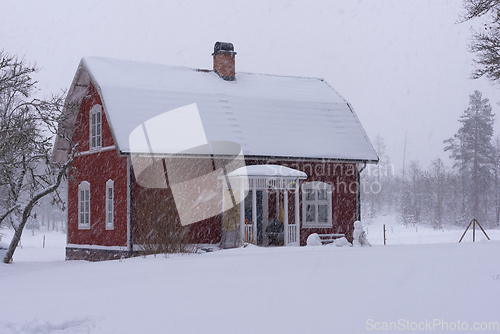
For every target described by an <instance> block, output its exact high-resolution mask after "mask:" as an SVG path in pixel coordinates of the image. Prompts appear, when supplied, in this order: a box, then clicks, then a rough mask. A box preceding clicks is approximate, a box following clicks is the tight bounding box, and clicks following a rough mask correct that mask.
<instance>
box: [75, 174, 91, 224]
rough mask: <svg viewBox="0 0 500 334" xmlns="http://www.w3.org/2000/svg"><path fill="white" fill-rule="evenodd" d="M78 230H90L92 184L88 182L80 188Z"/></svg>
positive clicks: (81, 184) (83, 183) (84, 182)
mask: <svg viewBox="0 0 500 334" xmlns="http://www.w3.org/2000/svg"><path fill="white" fill-rule="evenodd" d="M78 228H79V229H90V183H88V182H87V181H83V182H82V183H80V185H79V186H78Z"/></svg>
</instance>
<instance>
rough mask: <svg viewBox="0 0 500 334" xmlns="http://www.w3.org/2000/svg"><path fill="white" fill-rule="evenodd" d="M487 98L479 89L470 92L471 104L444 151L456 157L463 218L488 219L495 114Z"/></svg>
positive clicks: (461, 117)
mask: <svg viewBox="0 0 500 334" xmlns="http://www.w3.org/2000/svg"><path fill="white" fill-rule="evenodd" d="M491 110H492V109H491V106H490V104H489V100H488V99H483V98H482V94H481V92H479V91H477V90H476V91H474V94H472V95H470V100H469V107H468V108H467V109H466V110H465V111H464V113H463V114H462V115H461V116H460V120H459V121H460V123H461V124H462V125H461V127H460V129H459V130H458V132H457V133H456V134H455V135H454V136H453V137H452V138H449V139H447V140H445V141H444V143H445V144H447V146H446V147H445V149H444V150H445V151H450V152H451V155H450V157H451V158H452V159H453V160H455V164H454V167H455V168H457V169H458V172H459V175H460V177H461V180H462V214H463V215H464V216H465V217H464V218H467V219H469V218H470V219H472V218H477V219H485V218H487V214H488V206H487V201H488V200H489V199H488V190H489V189H490V185H491V178H492V174H491V171H492V158H493V145H492V143H491V138H492V136H493V121H494V115H493V114H492V112H491Z"/></svg>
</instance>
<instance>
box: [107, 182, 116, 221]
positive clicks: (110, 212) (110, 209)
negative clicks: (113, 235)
mask: <svg viewBox="0 0 500 334" xmlns="http://www.w3.org/2000/svg"><path fill="white" fill-rule="evenodd" d="M114 184H115V183H114V182H113V180H108V182H106V229H107V230H112V229H113V228H114V213H115V209H114V197H115V189H114Z"/></svg>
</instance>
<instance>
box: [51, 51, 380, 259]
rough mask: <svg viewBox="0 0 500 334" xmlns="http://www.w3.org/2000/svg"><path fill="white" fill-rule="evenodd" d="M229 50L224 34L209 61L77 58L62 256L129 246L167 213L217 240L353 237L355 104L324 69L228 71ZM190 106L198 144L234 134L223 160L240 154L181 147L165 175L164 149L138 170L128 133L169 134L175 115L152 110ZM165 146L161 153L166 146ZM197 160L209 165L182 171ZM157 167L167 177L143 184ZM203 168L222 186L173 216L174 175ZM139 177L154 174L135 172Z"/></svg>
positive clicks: (197, 237) (62, 144)
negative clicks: (301, 73)
mask: <svg viewBox="0 0 500 334" xmlns="http://www.w3.org/2000/svg"><path fill="white" fill-rule="evenodd" d="M235 55H236V53H235V52H234V50H233V47H232V44H230V43H216V45H215V48H214V53H213V58H214V69H213V70H199V69H190V68H185V67H172V66H166V65H160V64H151V63H142V62H135V61H125V60H116V59H108V58H94V57H92V58H83V59H82V61H81V63H80V65H79V67H78V70H77V72H76V75H75V78H74V80H73V83H72V85H71V88H70V90H69V94H68V98H67V103H66V113H67V114H68V116H69V123H70V125H71V126H72V127H73V128H74V131H73V134H72V141H73V142H74V143H76V142H79V143H80V144H79V154H78V156H77V157H76V158H75V160H74V163H73V167H74V169H73V171H72V172H71V180H70V181H69V186H68V236H67V248H66V256H67V259H88V260H103V259H113V258H117V257H120V256H124V255H125V256H129V255H132V254H134V252H137V251H138V250H140V249H141V242H142V240H144V237H145V235H146V234H147V233H148V226H151V222H153V223H158V222H160V221H163V220H165V219H167V220H169V221H172V220H173V221H175V223H176V224H177V225H178V226H179V228H180V229H182V230H183V231H184V232H185V233H187V235H188V237H189V242H190V243H192V244H213V245H218V246H221V247H223V248H224V247H232V246H237V245H238V244H241V243H242V242H252V243H255V244H257V245H263V246H265V245H270V244H285V245H299V244H300V245H304V244H305V241H306V239H307V237H308V236H309V235H310V234H311V233H320V234H345V235H346V236H347V237H348V238H349V237H350V234H351V232H352V223H353V222H354V221H355V220H356V219H359V217H360V203H359V191H360V190H359V187H358V186H357V185H358V184H359V175H360V169H361V168H363V166H364V165H366V163H376V162H377V161H378V157H377V155H376V153H375V151H374V149H373V147H372V145H371V143H370V141H369V139H368V138H367V136H366V133H365V132H364V130H363V128H362V126H361V124H360V122H359V120H358V118H357V116H356V114H355V112H354V110H353V108H352V106H351V105H350V104H349V103H348V102H347V101H346V100H345V99H343V98H342V97H341V96H340V95H339V94H338V93H337V92H336V91H335V90H334V89H333V88H332V87H330V86H329V85H328V84H327V83H326V82H325V81H324V80H322V79H317V78H305V77H286V76H276V75H263V74H251V73H240V72H237V73H236V72H235ZM193 105H194V106H195V108H196V111H197V115H199V119H197V120H196V122H197V124H198V125H200V126H201V127H202V129H203V132H204V134H203V138H206V142H207V143H212V144H211V147H212V149H213V147H215V146H217V143H233V144H236V145H237V147H238V149H237V151H238V150H239V152H240V154H239V155H238V154H235V155H234V156H232V157H231V159H234V161H236V160H238V159H239V160H238V161H239V163H238V164H235V165H231V163H230V161H229V160H231V159H229V160H228V156H230V155H231V154H229V155H228V154H226V153H227V152H225V153H221V154H218V153H217V152H215V153H214V151H211V152H210V153H209V154H202V153H200V152H199V151H196V150H187V151H185V152H184V153H186V152H187V153H186V154H184V155H182V157H179V156H175V157H174V158H172V159H171V164H170V172H169V173H168V177H167V172H166V170H165V168H166V167H165V166H166V164H167V163H166V162H165V161H166V160H165V159H164V158H163V157H159V158H158V159H156V160H155V161H157V162H159V165H158V164H157V165H156V167H155V166H153V165H154V164H152V165H151V164H150V165H149V167H147V168H145V169H144V170H143V171H144V173H145V174H141V175H142V176H140V175H139V174H138V173H137V171H138V166H139V163H137V161H139V160H140V159H141V158H140V157H141V155H140V154H139V155H137V156H135V155H134V154H136V153H142V154H143V155H144V153H147V152H142V151H140V150H139V151H140V152H135V151H134V150H135V149H134V147H135V146H136V145H135V144H134V142H133V141H132V139H131V138H132V137H133V136H132V134H134V133H137V131H142V130H141V129H143V130H144V131H145V132H144V133H145V134H147V136H149V139H148V140H150V141H154V140H155V137H154V136H155V134H153V133H152V132H151V131H153V130H151V129H153V128H154V131H156V133H157V134H158V133H161V134H162V135H168V134H171V133H176V132H175V131H176V127H177V125H176V123H175V122H174V123H172V122H170V123H169V122H163V123H162V122H159V121H157V120H160V119H161V117H160V116H161V115H164V114H165V113H166V112H169V111H172V110H177V111H179V115H181V116H182V110H184V109H182V108H188V107H189V108H192V106H193ZM186 106H187V107H186ZM185 110H188V109H185ZM189 110H192V109H189ZM75 111H76V112H75ZM186 112H188V111H186ZM169 115H170V114H169ZM146 128H147V130H148V131H149V132H146ZM150 130H151V131H150ZM141 134H142V132H141ZM179 135H180V137H179V138H180V139H179V140H176V139H175V138H177V137H176V136H167V137H166V138H170V139H169V140H160V141H158V142H157V143H158V145H163V146H162V147H163V148H165V147H167V148H165V150H166V151H168V147H170V146H169V145H171V144H172V145H173V146H175V145H177V144H179V143H180V144H181V146H182V144H184V143H185V142H186V141H189V139H190V138H191V137H192V136H188V135H186V134H185V132H184V131H180V132H179ZM182 136H184V137H182ZM146 138H147V137H146ZM161 138H165V137H161ZM150 141H147V144H148V145H149V146H148V147H149V148H150V149H151V146H152V144H151V143H150ZM154 145H157V144H156V142H155V144H154ZM165 145H166V146H165ZM139 146H140V145H139ZM68 150H69V145H68V143H67V142H66V141H64V140H62V139H61V138H57V139H56V142H55V150H54V152H55V153H54V154H55V158H56V159H58V160H64V159H66V158H67V156H68ZM160 151H161V150H160ZM166 151H161V152H159V153H165V154H167V153H172V152H166ZM155 152H157V151H155ZM177 152H178V151H177ZM150 153H151V152H150ZM134 157H135V158H136V160H134ZM137 157H139V158H137ZM236 158H238V159H236ZM138 159H139V160H138ZM224 159H226V160H224ZM172 161H174V162H172ZM186 161H188V162H187V165H186ZM221 161H225V162H224V163H222V164H221ZM202 165H203V166H205V167H200V169H203V168H205V169H206V168H208V170H205V171H203V172H201V173H200V172H199V171H196V172H194V174H196V175H194V176H193V175H191V176H189V177H187V178H186V177H183V176H185V175H184V174H185V173H188V172H187V171H188V170H191V169H193V168H192V167H196V166H202ZM158 166H159V167H158ZM176 166H177V167H176ZM186 166H188V167H186ZM206 166H208V167H206ZM221 166H222V167H221ZM231 166H232V167H231ZM242 166H247V167H242ZM250 166H251V167H250ZM226 167H227V168H226ZM239 167H242V168H239ZM134 168H136V169H135V171H134ZM155 168H160V171H159V170H156V171H155ZM162 168H163V169H162ZM226 169H227V170H226ZM223 170H224V173H222V171H223ZM158 171H159V173H160V174H161V175H160V179H161V177H163V175H164V176H165V178H164V179H163V180H164V181H160V184H159V185H158V183H157V185H156V186H155V185H152V186H149V185H148V184H147V183H148V180H150V179H151V177H152V178H154V177H155V176H154V175H155V173H156V176H158ZM148 173H149V174H148ZM190 173H191V174H192V173H193V172H192V171H190ZM202 174H211V175H212V174H213V175H212V176H213V177H212V178H211V179H210V180H211V181H210V182H213V184H211V188H212V191H215V192H217V193H218V194H220V196H212V197H213V199H212V200H210V201H208V202H206V203H205V204H206V206H207V207H206V208H204V209H203V210H204V211H203V212H202V215H201V216H200V217H202V218H203V219H200V218H193V219H192V220H193V221H190V224H188V225H186V224H184V225H185V226H181V223H182V220H184V221H186V219H187V218H183V216H182V215H183V213H182V212H181V209H180V206H179V203H178V202H177V198H176V194H175V192H176V189H177V188H176V186H177V185H176V184H175V183H176V182H177V181H176V182H174V181H173V180H174V178H177V179H179V180H181V181H185V180H187V179H189V178H196V177H198V176H199V175H202ZM144 175H146V176H148V175H149V176H151V177H150V178H146V179H147V180H142V181H141V178H142V177H143V176H144ZM214 180H215V181H214ZM189 182H190V181H189ZM189 182H187V181H186V182H184V183H183V182H180V183H179V184H183V185H186V184H189ZM203 182H205V181H203ZM153 183H154V182H153ZM204 184H205V183H204ZM184 188H185V187H184ZM183 191H186V189H184V190H183ZM188 191H189V192H191V193H192V194H194V198H195V199H194V200H193V201H192V203H191V204H192V206H191V207H190V208H188V209H187V210H184V214H185V215H192V214H196V211H197V210H198V208H200V207H203V205H202V204H199V203H198V202H199V201H198V202H196V201H197V200H199V199H200V198H202V194H201V193H202V192H203V191H202V190H200V189H199V188H197V186H194V187H191V188H190V189H188ZM215 192H214V193H215ZM184 194H185V193H184ZM183 196H184V195H183ZM196 196H198V199H196ZM209 197H211V196H209ZM179 198H180V197H179ZM231 201H232V202H231ZM193 203H195V204H196V205H194V204H193ZM207 203H208V204H207ZM231 203H232V204H231ZM230 208H232V209H231V210H232V211H231V210H229V211H228V209H230ZM207 212H208V213H207ZM228 212H233V213H236V215H237V218H235V219H233V220H231V215H230V214H228ZM233 216H234V214H233ZM186 217H187V216H186ZM233 218H234V217H233ZM199 220H200V221H199ZM272 224H278V225H280V224H281V225H282V226H283V227H282V231H283V234H284V236H283V239H282V240H279V238H278V240H276V238H275V237H276V235H279V231H278V232H276V231H272V229H270V226H271V225H272Z"/></svg>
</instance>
